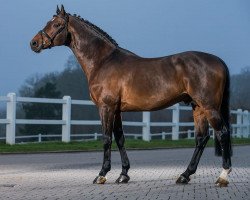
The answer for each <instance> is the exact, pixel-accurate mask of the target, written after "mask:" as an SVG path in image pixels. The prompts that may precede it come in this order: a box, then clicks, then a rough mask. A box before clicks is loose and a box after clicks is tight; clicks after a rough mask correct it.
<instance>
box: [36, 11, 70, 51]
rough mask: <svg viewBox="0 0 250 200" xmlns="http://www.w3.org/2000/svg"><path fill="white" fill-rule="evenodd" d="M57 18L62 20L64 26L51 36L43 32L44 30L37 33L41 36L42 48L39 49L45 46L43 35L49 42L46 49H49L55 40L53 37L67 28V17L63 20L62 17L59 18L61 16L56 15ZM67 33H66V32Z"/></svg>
mask: <svg viewBox="0 0 250 200" xmlns="http://www.w3.org/2000/svg"><path fill="white" fill-rule="evenodd" d="M57 17H60V18H61V19H63V20H64V21H65V24H64V26H62V27H61V28H60V29H58V30H57V31H56V32H55V34H53V35H52V36H49V35H48V34H47V33H46V32H45V30H44V29H42V30H40V31H39V32H38V33H40V34H41V36H42V41H43V42H42V47H41V48H45V46H44V45H46V42H45V41H44V40H43V35H44V36H45V37H46V38H47V40H48V41H49V45H48V46H47V48H49V49H50V48H51V45H52V44H53V40H54V39H55V37H56V36H57V35H58V34H59V33H61V32H62V31H63V30H64V29H65V28H67V27H68V16H67V17H66V18H64V17H61V16H58V15H57ZM67 32H68V31H67ZM67 32H66V34H67Z"/></svg>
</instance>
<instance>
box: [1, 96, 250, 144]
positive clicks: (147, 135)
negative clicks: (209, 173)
mask: <svg viewBox="0 0 250 200" xmlns="http://www.w3.org/2000/svg"><path fill="white" fill-rule="evenodd" d="M0 102H6V118H5V119H0V125H1V124H3V125H6V133H5V137H1V138H0V139H2V140H6V143H7V144H15V142H16V139H29V138H37V141H38V142H41V141H42V138H45V137H47V138H52V137H56V138H61V140H62V141H63V142H69V141H70V140H71V139H72V138H73V137H82V138H83V137H92V139H97V138H98V137H99V136H101V134H98V133H92V134H71V125H101V122H100V121H99V120H72V119H71V106H72V105H88V106H93V105H94V104H93V102H92V101H88V100H72V99H71V97H70V96H64V97H63V99H48V98H30V97H17V96H16V94H15V93H9V94H8V95H7V96H0ZM17 103H46V104H61V105H62V119H61V120H38V119H16V104H17ZM167 109H168V110H172V121H170V122H151V117H150V112H142V121H140V122H134V121H124V122H123V125H124V126H136V127H141V128H142V132H141V133H127V134H126V135H127V136H132V137H134V138H142V139H143V140H145V141H150V140H151V138H152V137H156V136H161V137H162V139H165V138H166V136H171V138H172V140H178V139H179V136H180V134H182V133H183V132H182V131H180V128H181V127H190V130H188V131H185V133H187V136H188V138H192V136H191V135H192V133H194V130H192V129H194V128H193V127H194V123H193V122H180V111H189V110H190V111H191V110H192V109H191V107H188V106H180V105H179V104H175V105H174V106H171V107H169V108H167ZM231 115H235V118H236V120H235V122H234V123H232V134H233V136H234V137H250V120H249V119H250V117H249V116H250V115H249V112H248V111H247V110H245V111H242V110H241V109H238V110H231ZM18 124H44V125H61V126H62V134H61V135H43V134H38V135H28V136H16V125H18ZM166 126H167V127H171V128H172V131H171V132H168V133H166V132H162V133H154V134H152V133H151V131H150V128H151V127H166ZM191 128H192V129H191ZM210 132H211V134H212V135H213V131H211V130H210Z"/></svg>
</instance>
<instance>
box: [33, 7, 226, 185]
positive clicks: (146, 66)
mask: <svg viewBox="0 0 250 200" xmlns="http://www.w3.org/2000/svg"><path fill="white" fill-rule="evenodd" d="M61 45H65V46H67V47H69V48H70V49H71V50H72V51H73V53H74V55H75V56H76V58H77V60H78V62H79V63H80V65H81V67H82V69H83V71H84V73H85V75H86V77H87V81H88V86H89V93H90V97H91V99H92V101H93V102H94V103H95V104H96V106H97V107H98V109H99V114H100V118H101V123H102V133H103V149H104V156H103V164H102V168H101V170H100V173H99V174H98V176H97V177H96V178H95V179H94V181H93V183H97V184H103V183H105V182H106V180H107V179H106V174H107V173H108V172H109V171H110V169H111V143H112V132H113V133H114V137H115V141H116V144H117V146H118V149H119V151H120V155H121V162H122V172H121V174H120V176H119V178H118V179H117V180H116V183H127V182H128V181H129V179H130V177H129V176H128V170H129V168H130V163H129V159H128V156H127V153H126V149H125V146H124V142H125V138H124V134H123V129H122V118H121V112H127V111H154V110H159V109H163V108H166V107H169V106H171V105H173V104H175V103H178V102H181V101H184V102H185V103H188V104H191V105H192V108H193V117H194V123H195V133H196V134H195V141H196V147H195V150H194V153H193V156H192V159H191V161H190V164H189V165H188V167H187V169H186V170H185V171H184V172H183V173H182V174H181V175H180V176H179V177H178V179H177V181H176V183H178V184H187V183H188V182H189V181H190V175H192V174H194V173H195V172H196V169H197V166H198V163H199V160H200V157H201V155H202V153H203V150H204V148H205V146H206V144H207V141H208V140H209V132H208V128H209V124H210V125H211V126H212V128H213V129H214V130H215V135H216V137H215V141H216V145H215V147H216V148H215V149H216V152H217V154H218V155H219V154H221V155H222V167H223V170H222V173H221V174H220V176H219V178H218V179H217V181H216V185H218V186H220V187H222V186H227V185H228V183H229V182H228V177H227V175H228V174H229V173H230V171H231V141H230V131H229V129H230V123H229V71H228V68H227V66H226V64H225V63H224V62H223V61H222V60H221V59H220V58H218V57H217V56H214V55H211V54H207V53H203V52H195V51H189V52H183V53H179V54H175V55H170V56H166V57H160V58H142V57H140V56H138V55H136V54H134V53H132V52H130V51H128V50H126V49H123V48H121V47H119V46H118V44H117V43H116V42H115V40H113V39H112V38H111V37H110V36H109V35H108V34H107V33H106V32H104V31H103V30H102V29H100V28H99V27H97V26H95V25H94V24H92V23H91V22H89V21H87V20H85V19H82V18H80V16H76V15H71V14H69V13H66V11H65V9H64V7H63V6H62V7H61V9H59V8H58V6H57V11H56V15H54V16H53V18H52V19H51V20H50V21H49V22H48V23H47V25H46V26H45V27H44V28H43V29H42V30H41V31H39V32H38V34H37V35H35V36H34V38H33V39H32V40H31V42H30V46H31V49H32V50H33V51H35V52H36V53H39V52H40V51H41V50H43V49H48V48H52V47H54V46H61Z"/></svg>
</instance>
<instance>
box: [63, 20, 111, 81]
mask: <svg viewBox="0 0 250 200" xmlns="http://www.w3.org/2000/svg"><path fill="white" fill-rule="evenodd" d="M68 31H69V33H70V35H71V40H70V42H69V44H68V45H67V46H69V48H70V49H71V50H72V51H73V53H74V54H75V56H76V58H77V60H78V62H79V63H80V65H81V67H82V69H83V71H84V72H85V74H86V76H87V80H88V81H89V79H90V77H91V75H92V74H93V73H94V71H95V70H97V69H98V68H99V67H100V66H101V64H102V63H104V61H105V59H107V58H108V57H109V56H110V55H111V54H112V52H114V50H115V49H116V46H115V45H113V44H111V43H110V42H108V41H105V40H104V39H102V38H101V37H100V36H98V34H94V32H93V30H91V28H90V27H88V26H85V25H83V22H81V21H79V20H77V19H75V18H74V17H72V16H70V17H69V23H68Z"/></svg>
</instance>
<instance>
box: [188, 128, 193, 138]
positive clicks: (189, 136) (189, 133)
mask: <svg viewBox="0 0 250 200" xmlns="http://www.w3.org/2000/svg"><path fill="white" fill-rule="evenodd" d="M191 133H192V131H191V130H190V129H188V130H187V135H188V139H191Z"/></svg>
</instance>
